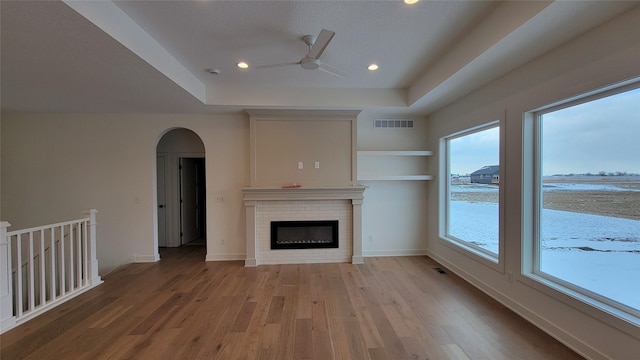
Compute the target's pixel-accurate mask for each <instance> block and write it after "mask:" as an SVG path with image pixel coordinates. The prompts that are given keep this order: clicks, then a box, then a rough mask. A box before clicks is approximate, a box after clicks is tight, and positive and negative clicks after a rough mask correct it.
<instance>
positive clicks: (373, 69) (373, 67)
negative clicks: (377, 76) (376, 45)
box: [367, 64, 378, 71]
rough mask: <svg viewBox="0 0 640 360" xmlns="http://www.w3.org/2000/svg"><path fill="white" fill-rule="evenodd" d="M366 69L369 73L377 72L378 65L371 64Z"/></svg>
mask: <svg viewBox="0 0 640 360" xmlns="http://www.w3.org/2000/svg"><path fill="white" fill-rule="evenodd" d="M367 69H369V71H376V70H378V65H377V64H371V65H369V66H368V67H367Z"/></svg>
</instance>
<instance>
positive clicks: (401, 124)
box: [373, 119, 413, 129]
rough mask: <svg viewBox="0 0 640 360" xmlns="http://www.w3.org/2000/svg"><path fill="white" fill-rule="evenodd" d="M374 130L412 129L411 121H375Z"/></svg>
mask: <svg viewBox="0 0 640 360" xmlns="http://www.w3.org/2000/svg"><path fill="white" fill-rule="evenodd" d="M373 128H374V129H408V128H413V120H396V119H375V120H374V122H373Z"/></svg>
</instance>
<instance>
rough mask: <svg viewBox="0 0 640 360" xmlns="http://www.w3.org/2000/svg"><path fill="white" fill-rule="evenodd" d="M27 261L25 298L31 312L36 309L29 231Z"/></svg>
mask: <svg viewBox="0 0 640 360" xmlns="http://www.w3.org/2000/svg"><path fill="white" fill-rule="evenodd" d="M27 261H28V262H29V277H28V280H27V281H29V291H28V292H27V296H28V298H29V307H28V310H29V311H31V310H33V308H34V307H36V304H35V300H36V296H35V295H36V294H35V276H34V275H35V274H34V269H33V231H29V253H28V254H27Z"/></svg>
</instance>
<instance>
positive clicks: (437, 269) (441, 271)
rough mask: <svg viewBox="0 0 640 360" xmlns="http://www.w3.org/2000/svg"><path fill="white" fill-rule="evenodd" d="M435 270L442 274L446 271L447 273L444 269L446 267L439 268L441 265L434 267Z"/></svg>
mask: <svg viewBox="0 0 640 360" xmlns="http://www.w3.org/2000/svg"><path fill="white" fill-rule="evenodd" d="M433 270H435V271H437V272H439V273H440V274H446V273H447V272H446V271H444V269H442V268H439V267H437V268H433Z"/></svg>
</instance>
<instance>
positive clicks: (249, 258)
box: [244, 200, 258, 267]
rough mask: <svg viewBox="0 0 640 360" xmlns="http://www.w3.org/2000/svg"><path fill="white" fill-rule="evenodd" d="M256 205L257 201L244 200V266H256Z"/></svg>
mask: <svg viewBox="0 0 640 360" xmlns="http://www.w3.org/2000/svg"><path fill="white" fill-rule="evenodd" d="M256 205H257V201H254V200H245V202H244V209H245V218H246V225H245V234H246V238H247V240H246V241H247V251H246V259H245V260H244V266H245V267H255V266H258V260H257V259H256Z"/></svg>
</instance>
